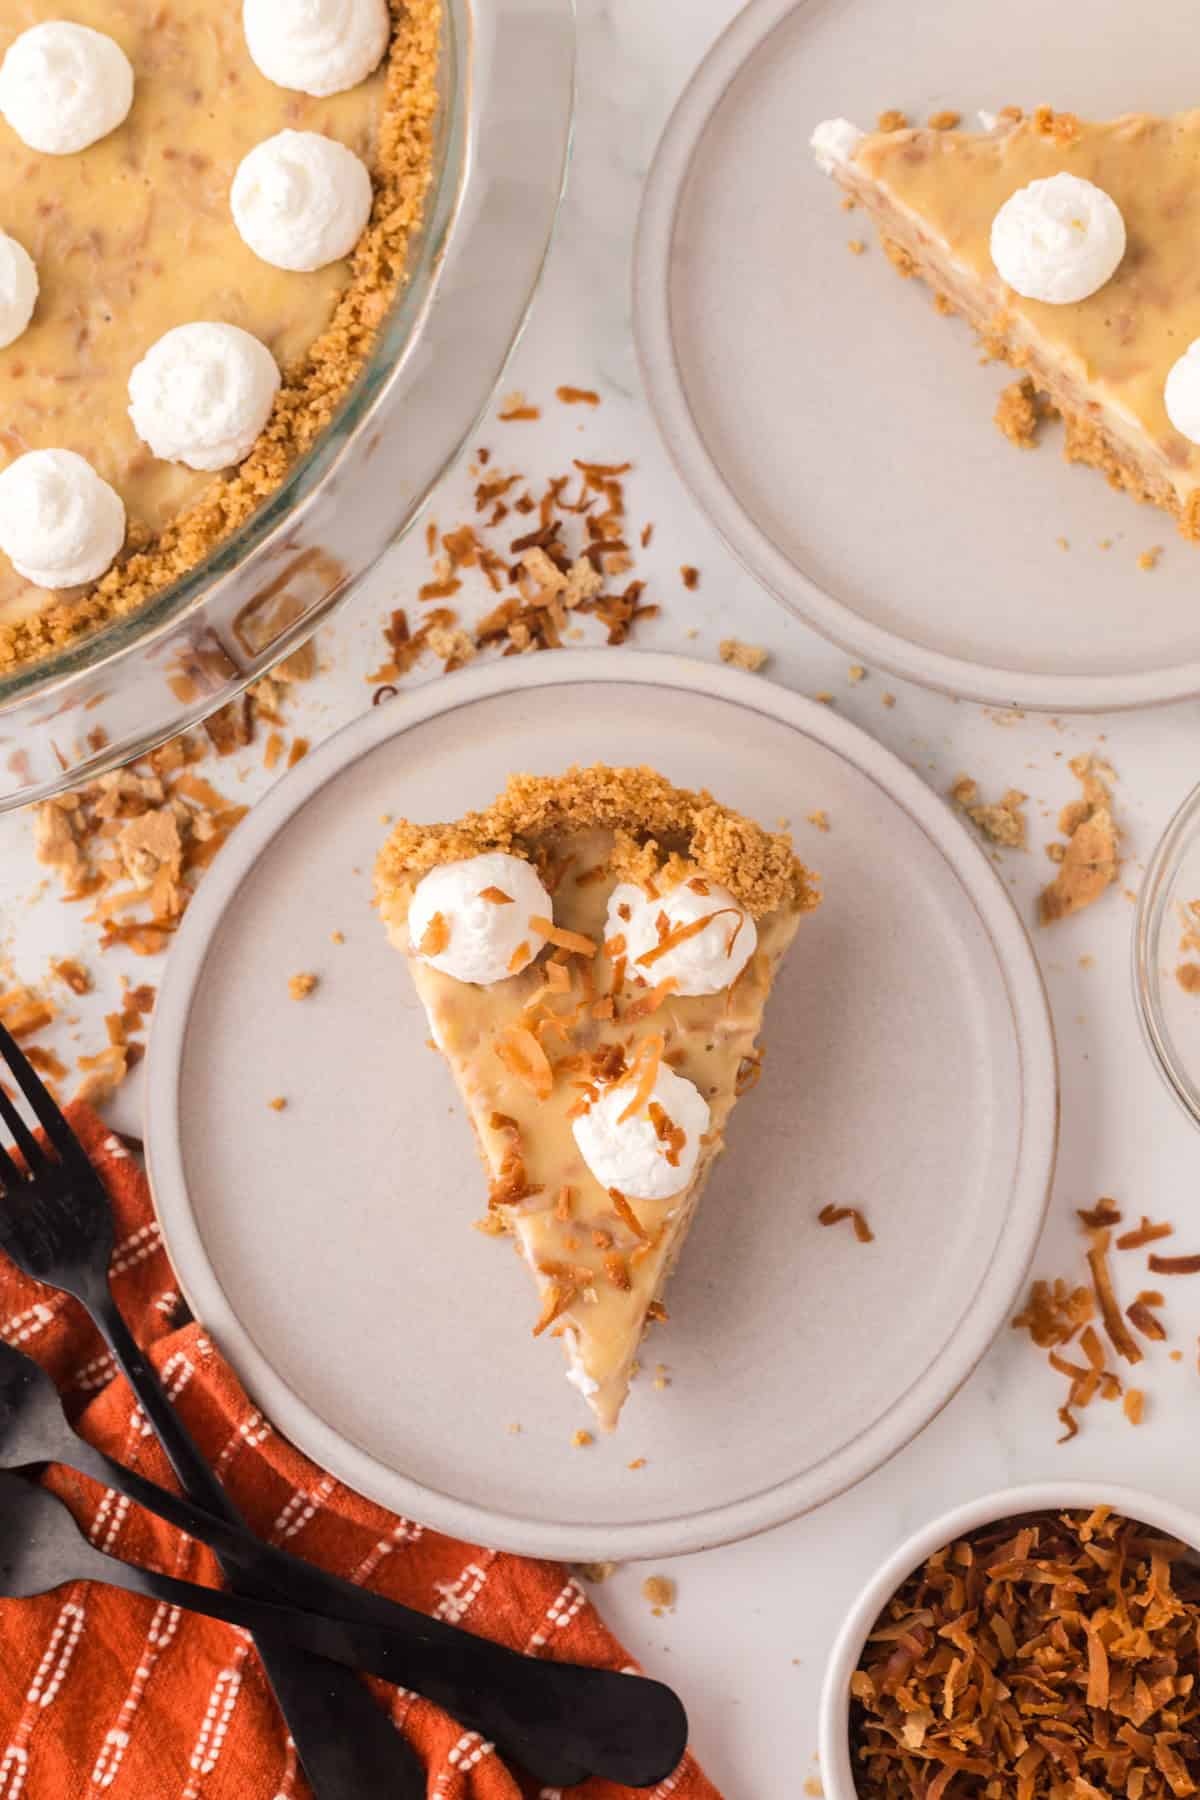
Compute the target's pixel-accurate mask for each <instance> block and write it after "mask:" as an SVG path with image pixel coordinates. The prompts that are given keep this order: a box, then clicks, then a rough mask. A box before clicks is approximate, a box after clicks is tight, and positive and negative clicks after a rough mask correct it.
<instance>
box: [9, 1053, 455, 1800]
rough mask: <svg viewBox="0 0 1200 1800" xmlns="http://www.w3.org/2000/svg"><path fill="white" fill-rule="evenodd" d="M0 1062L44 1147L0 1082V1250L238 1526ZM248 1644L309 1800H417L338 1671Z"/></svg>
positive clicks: (55, 1116) (84, 1181)
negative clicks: (90, 1344) (110, 1367)
mask: <svg viewBox="0 0 1200 1800" xmlns="http://www.w3.org/2000/svg"><path fill="white" fill-rule="evenodd" d="M4 1064H7V1066H8V1070H9V1072H10V1073H11V1075H12V1079H13V1080H14V1082H15V1083H16V1085H17V1086H18V1088H20V1090H21V1092H22V1093H23V1094H24V1096H25V1099H26V1101H27V1102H28V1104H29V1108H30V1110H31V1112H32V1113H33V1114H34V1116H35V1117H36V1119H37V1121H38V1123H39V1124H40V1125H41V1127H42V1130H43V1131H44V1133H45V1136H46V1145H45V1146H43V1145H42V1143H40V1142H39V1140H38V1138H37V1137H36V1136H35V1134H34V1132H33V1131H31V1130H30V1128H29V1125H28V1124H27V1123H26V1121H25V1119H24V1117H23V1116H22V1114H21V1112H20V1110H19V1108H18V1107H17V1105H16V1104H15V1102H14V1101H13V1100H12V1099H11V1098H10V1097H9V1095H8V1094H7V1093H6V1092H5V1090H4V1086H3V1083H2V1082H0V1120H2V1121H3V1123H4V1125H5V1126H7V1128H8V1132H9V1134H10V1135H11V1138H12V1141H13V1144H14V1145H15V1147H16V1150H17V1151H18V1152H19V1154H20V1156H21V1159H22V1161H23V1162H24V1165H25V1167H24V1169H22V1168H21V1167H20V1165H19V1164H18V1163H17V1161H16V1160H15V1158H14V1157H13V1155H12V1154H11V1153H10V1151H9V1150H8V1149H6V1148H5V1147H4V1144H3V1141H2V1140H0V1249H3V1250H4V1251H5V1252H6V1254H7V1255H8V1256H9V1257H10V1258H11V1260H12V1261H13V1262H14V1263H16V1265H17V1267H18V1268H19V1269H23V1270H24V1272H25V1273H26V1274H27V1275H30V1276H32V1277H33V1278H34V1279H35V1280H36V1281H40V1282H42V1283H44V1284H45V1285H46V1286H47V1287H53V1288H59V1289H61V1290H62V1291H63V1292H64V1293H67V1294H71V1295H73V1296H74V1298H75V1299H76V1300H78V1301H79V1303H80V1305H81V1306H82V1307H83V1308H84V1310H85V1311H86V1312H87V1313H88V1314H89V1315H90V1316H91V1318H92V1321H93V1323H94V1324H95V1326H96V1329H97V1330H98V1331H99V1332H100V1334H101V1336H102V1337H103V1338H104V1341H105V1342H106V1344H107V1345H108V1347H109V1349H110V1350H111V1351H112V1354H113V1356H114V1358H115V1359H116V1362H117V1364H118V1366H119V1368H120V1369H121V1370H122V1371H123V1373H124V1375H125V1377H126V1379H127V1380H128V1382H129V1385H130V1387H131V1388H132V1389H133V1391H134V1394H135V1395H136V1397H137V1400H138V1403H139V1404H140V1406H141V1408H142V1410H143V1412H144V1413H145V1415H146V1417H147V1419H148V1420H149V1421H150V1424H151V1425H152V1426H153V1428H154V1431H155V1433H156V1435H157V1437H158V1440H159V1442H160V1443H161V1445H162V1447H163V1449H164V1450H165V1452H166V1454H167V1457H168V1460H169V1461H170V1463H171V1466H172V1468H173V1469H174V1470H175V1473H176V1475H177V1476H178V1478H179V1481H180V1483H181V1485H182V1486H183V1488H184V1489H185V1490H186V1492H187V1493H189V1494H190V1495H191V1497H192V1499H193V1500H196V1501H199V1503H200V1504H201V1505H202V1506H204V1507H205V1508H206V1509H207V1510H208V1511H209V1512H212V1513H216V1514H217V1515H218V1516H219V1517H221V1518H223V1519H226V1520H228V1521H229V1522H230V1523H232V1524H234V1525H243V1524H244V1521H243V1519H242V1517H241V1515H240V1514H239V1513H238V1511H237V1509H236V1507H235V1506H234V1505H233V1503H232V1501H231V1500H230V1499H229V1497H228V1495H227V1494H226V1492H225V1490H224V1488H223V1487H222V1486H221V1483H220V1482H219V1481H218V1479H217V1477H216V1475H215V1474H214V1473H213V1471H212V1469H211V1468H210V1467H209V1465H208V1463H207V1462H206V1461H205V1459H204V1457H203V1456H202V1455H201V1453H200V1450H199V1448H198V1446H197V1445H196V1443H195V1440H194V1439H193V1438H192V1436H191V1433H190V1432H189V1431H188V1430H187V1427H186V1426H185V1425H184V1424H183V1421H182V1420H181V1419H180V1418H179V1415H178V1414H177V1413H176V1412H175V1411H174V1409H173V1408H172V1406H171V1403H170V1401H169V1400H168V1399H167V1396H166V1394H165V1393H164V1391H163V1389H162V1387H161V1386H160V1384H159V1380H158V1377H157V1375H156V1374H155V1373H154V1370H153V1368H152V1367H151V1366H150V1364H149V1363H148V1362H147V1360H146V1358H145V1357H144V1356H143V1355H142V1353H141V1351H140V1350H139V1349H138V1346H137V1344H136V1343H135V1342H134V1339H133V1334H132V1333H131V1332H130V1330H129V1327H128V1326H127V1325H126V1323H125V1320H124V1319H123V1317H122V1316H121V1313H120V1310H119V1309H118V1307H117V1304H116V1301H115V1300H114V1299H113V1296H112V1290H111V1288H110V1286H109V1280H108V1266H109V1262H110V1259H111V1256H112V1250H113V1223H112V1212H111V1210H110V1207H109V1203H108V1196H107V1194H106V1193H105V1191H104V1188H103V1186H102V1184H101V1182H100V1178H99V1176H98V1175H97V1174H96V1172H95V1170H94V1169H93V1168H92V1165H91V1164H90V1162H89V1161H88V1159H87V1155H86V1153H85V1151H84V1149H83V1146H82V1144H81V1143H80V1142H79V1139H78V1138H77V1137H76V1136H75V1133H74V1132H73V1131H72V1129H71V1127H70V1125H69V1124H68V1123H67V1121H66V1119H65V1118H64V1117H63V1115H62V1113H61V1112H60V1111H59V1108H58V1106H57V1105H56V1104H55V1101H54V1099H53V1098H52V1096H51V1095H50V1093H49V1091H48V1090H47V1088H46V1087H45V1085H44V1084H43V1083H42V1081H41V1080H40V1079H39V1077H38V1075H37V1074H36V1073H35V1071H34V1069H33V1068H32V1067H31V1065H30V1063H29V1061H28V1059H27V1058H26V1057H25V1055H24V1054H23V1052H22V1051H21V1049H20V1047H19V1046H18V1044H17V1043H16V1041H15V1039H14V1038H13V1037H12V1036H11V1034H10V1033H9V1032H8V1031H7V1030H6V1029H5V1028H4V1026H2V1025H0V1073H3V1065H4ZM222 1566H223V1567H224V1568H225V1572H226V1575H227V1577H232V1579H231V1582H230V1585H231V1586H232V1587H234V1589H235V1590H239V1591H241V1592H244V1593H247V1594H251V1595H258V1596H260V1597H267V1596H266V1595H265V1593H264V1590H263V1589H262V1587H261V1586H260V1584H259V1583H257V1582H254V1581H250V1580H247V1578H246V1577H245V1576H244V1575H243V1576H239V1575H238V1572H237V1571H236V1570H235V1569H230V1568H229V1567H228V1565H224V1564H223V1565H222ZM255 1647H256V1649H257V1650H258V1654H259V1657H260V1659H261V1661H262V1665H263V1668H264V1669H265V1670H266V1673H267V1676H268V1679H269V1680H270V1683H271V1686H272V1688H273V1689H274V1692H275V1698H276V1699H277V1701H278V1702H279V1706H280V1710H281V1711H282V1713H283V1716H284V1718H285V1720H286V1721H287V1726H288V1729H289V1731H290V1732H291V1734H292V1740H293V1742H294V1743H295V1746H296V1750H297V1752H298V1754H299V1757H300V1760H301V1762H302V1763H303V1765H304V1772H305V1774H306V1775H307V1776H308V1780H309V1784H310V1786H311V1787H312V1789H313V1792H314V1793H315V1794H316V1795H317V1797H318V1800H376V1796H380V1797H382V1796H389V1797H390V1800H420V1797H421V1796H423V1795H424V1793H425V1787H426V1784H425V1776H424V1771H423V1770H422V1768H421V1765H420V1762H419V1761H418V1759H417V1757H416V1755H415V1754H414V1752H413V1750H412V1749H411V1747H410V1746H409V1744H408V1743H407V1741H406V1740H405V1739H404V1738H403V1737H402V1736H401V1735H400V1733H399V1732H397V1731H396V1730H395V1729H394V1727H393V1726H392V1724H391V1721H390V1720H389V1719H388V1717H387V1714H386V1713H385V1712H384V1711H383V1710H382V1708H381V1707H379V1706H378V1705H377V1704H376V1702H375V1701H374V1700H373V1699H372V1698H371V1695H370V1694H369V1693H368V1691H367V1689H366V1688H365V1687H364V1686H363V1684H362V1682H361V1681H360V1680H359V1679H358V1677H357V1676H356V1675H355V1674H354V1673H353V1672H352V1671H351V1670H350V1669H346V1668H341V1667H338V1666H337V1665H335V1664H333V1663H329V1662H326V1661H324V1660H323V1659H322V1658H320V1657H316V1656H312V1655H309V1654H308V1653H307V1652H305V1651H297V1650H294V1649H292V1648H290V1647H287V1646H282V1645H280V1644H278V1643H275V1642H271V1641H261V1642H260V1641H259V1640H258V1639H255Z"/></svg>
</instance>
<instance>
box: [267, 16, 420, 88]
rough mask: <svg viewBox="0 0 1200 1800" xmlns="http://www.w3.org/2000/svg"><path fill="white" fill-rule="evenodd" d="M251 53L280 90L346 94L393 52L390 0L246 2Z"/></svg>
mask: <svg viewBox="0 0 1200 1800" xmlns="http://www.w3.org/2000/svg"><path fill="white" fill-rule="evenodd" d="M242 26H243V29H244V31H245V33H246V48H247V49H248V50H249V52H250V55H251V56H252V57H253V59H254V61H255V63H256V64H257V65H258V68H259V70H260V71H261V72H262V74H264V75H265V76H266V78H267V80H268V81H273V82H274V83H275V85H276V87H285V88H296V89H298V90H299V92H300V93H302V94H315V95H317V96H323V95H326V94H340V93H341V92H342V91H343V89H345V88H352V87H357V86H358V84H359V82H360V81H365V80H366V78H367V76H368V75H369V74H370V73H371V71H372V70H373V69H374V68H376V66H377V65H378V63H379V61H380V59H381V58H382V56H383V53H384V51H385V50H386V49H387V43H388V37H389V35H390V33H391V18H390V15H389V13H388V8H387V0H245V4H244V5H243V8H242Z"/></svg>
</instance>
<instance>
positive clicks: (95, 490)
mask: <svg viewBox="0 0 1200 1800" xmlns="http://www.w3.org/2000/svg"><path fill="white" fill-rule="evenodd" d="M124 541H125V506H124V502H123V501H122V499H121V496H120V495H119V494H118V493H117V492H116V490H115V489H114V488H111V487H109V485H108V483H107V481H104V480H102V478H101V477H100V476H99V475H97V473H96V471H95V469H93V467H92V465H91V463H89V462H88V461H86V459H85V458H84V457H82V456H77V455H76V454H75V452H74V451H73V450H29V451H27V452H26V454H25V455H24V456H18V457H17V459H16V461H15V462H11V463H9V465H8V467H7V469H5V470H4V472H3V474H0V550H3V551H4V554H5V555H6V556H7V557H8V558H9V559H10V561H11V562H12V564H13V567H14V568H15V569H16V570H17V571H18V573H19V574H21V575H23V576H24V577H25V579H26V581H31V582H32V583H33V584H34V586H35V587H40V588H51V589H53V588H69V587H78V586H79V585H80V584H81V583H82V582H85V581H95V580H96V579H97V578H98V577H99V576H101V575H103V573H104V571H105V570H106V569H107V568H108V567H109V565H110V564H111V562H112V560H113V558H114V557H115V556H116V554H117V552H118V551H119V550H120V548H121V545H122V544H123V543H124Z"/></svg>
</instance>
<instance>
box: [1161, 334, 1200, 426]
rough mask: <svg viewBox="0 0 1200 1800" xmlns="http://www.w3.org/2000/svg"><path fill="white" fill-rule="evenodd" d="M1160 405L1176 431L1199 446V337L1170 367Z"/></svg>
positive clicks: (1193, 340) (1194, 339)
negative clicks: (1163, 407) (1162, 404)
mask: <svg viewBox="0 0 1200 1800" xmlns="http://www.w3.org/2000/svg"><path fill="white" fill-rule="evenodd" d="M1163 403H1164V404H1165V406H1166V409H1167V417H1168V419H1170V421H1171V423H1172V425H1173V426H1174V427H1175V429H1176V431H1178V432H1180V433H1182V435H1183V436H1184V437H1185V438H1187V439H1188V440H1189V442H1191V443H1193V444H1200V338H1193V339H1192V341H1191V343H1190V344H1189V345H1188V347H1187V349H1186V350H1185V351H1184V353H1183V355H1182V356H1181V357H1179V358H1178V359H1177V361H1175V362H1173V363H1172V364H1171V369H1170V373H1169V374H1168V376H1167V379H1166V383H1165V385H1164V387H1163Z"/></svg>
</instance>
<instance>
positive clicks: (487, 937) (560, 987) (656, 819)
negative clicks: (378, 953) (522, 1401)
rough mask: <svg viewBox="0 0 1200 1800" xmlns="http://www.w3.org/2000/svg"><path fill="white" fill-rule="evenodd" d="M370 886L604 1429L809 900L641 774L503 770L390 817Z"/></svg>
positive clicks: (502, 1223) (508, 1220) (744, 840)
mask: <svg viewBox="0 0 1200 1800" xmlns="http://www.w3.org/2000/svg"><path fill="white" fill-rule="evenodd" d="M376 890H377V896H378V901H379V907H380V912H381V916H382V918H383V921H384V924H385V926H386V927H387V930H388V933H389V935H390V937H391V941H392V942H393V943H394V944H395V946H396V948H397V949H399V950H401V951H402V952H403V953H404V955H405V956H406V957H407V958H408V962H409V966H410V969H411V972H412V978H413V981H414V983H415V985H416V988H417V992H418V994H419V996H420V998H421V1000H422V1002H423V1004H424V1007H425V1011H426V1013H427V1015H428V1018H429V1024H430V1030H431V1032H432V1035H433V1041H434V1043H435V1044H436V1046H437V1048H438V1049H439V1050H440V1051H441V1052H442V1054H443V1056H445V1058H446V1060H447V1062H448V1063H449V1064H450V1068H451V1071H452V1073H453V1075H454V1078H455V1081H456V1083H457V1085H458V1088H459V1090H460V1092H461V1094H462V1097H463V1100H464V1103H465V1104H466V1107H467V1109H468V1113H469V1116H470V1119H471V1123H472V1126H473V1128H474V1131H475V1135H476V1139H477V1141H478V1145H479V1150H480V1154H481V1156H482V1158H483V1162H484V1165H485V1168H486V1171H487V1174H488V1178H489V1190H488V1213H487V1215H486V1221H485V1223H486V1224H487V1225H488V1227H489V1228H490V1229H492V1230H494V1231H495V1233H496V1235H501V1234H503V1233H507V1234H510V1235H511V1237H512V1239H513V1241H514V1243H515V1247H516V1249H517V1250H518V1252H519V1254H520V1256H521V1258H522V1260H523V1261H524V1263H525V1264H526V1266H527V1268H528V1271H529V1273H530V1275H531V1276H532V1278H533V1281H534V1283H535V1285H536V1288H537V1292H538V1299H539V1307H540V1310H539V1311H538V1313H537V1315H536V1319H535V1321H534V1322H533V1324H532V1329H533V1330H534V1332H535V1334H537V1335H539V1336H540V1335H542V1334H545V1335H547V1336H552V1337H556V1338H558V1339H559V1341H560V1343H561V1345H562V1348H563V1351H564V1352H565V1354H566V1358H567V1365H568V1367H567V1374H568V1379H569V1380H570V1381H571V1382H573V1383H574V1385H575V1386H576V1387H577V1388H578V1389H579V1391H580V1393H581V1394H582V1395H583V1397H584V1398H585V1399H586V1401H587V1402H588V1404H589V1405H590V1407H591V1408H592V1410H593V1412H594V1413H595V1415H596V1417H597V1419H598V1421H599V1423H600V1425H601V1426H602V1427H603V1428H604V1429H606V1430H611V1429H612V1428H613V1427H614V1426H615V1425H616V1422H617V1419H618V1416H619V1414H620V1411H621V1407H622V1405H623V1404H624V1401H625V1397H626V1394H627V1392H628V1389H629V1382H630V1378H631V1374H632V1372H633V1365H634V1362H635V1359H636V1357H637V1352H638V1346H639V1344H640V1343H641V1339H642V1336H643V1333H644V1331H645V1329H646V1326H647V1324H648V1323H649V1322H650V1321H652V1320H654V1319H656V1318H665V1316H666V1313H665V1308H664V1304H663V1291H664V1288H665V1285H666V1282H667V1279H668V1277H669V1275H670V1273H671V1271H672V1269H673V1267H674V1265H675V1263H676V1260H677V1259H678V1257H679V1254H680V1251H681V1249H682V1248H683V1243H684V1239H685V1237H686V1236H687V1232H688V1228H689V1226H690V1224H691V1222H692V1218H693V1216H694V1214H695V1210H696V1206H697V1204H698V1202H699V1199H700V1196H701V1193H702V1192H703V1189H704V1186H705V1184H706V1182H707V1180H708V1177H709V1174H710V1173H711V1170H712V1167H713V1164H714V1162H715V1161H716V1158H717V1156H718V1155H719V1153H720V1151H721V1148H722V1145H723V1142H724V1135H725V1131H726V1129H727V1128H728V1125H729V1120H730V1115H731V1114H732V1112H733V1109H734V1106H735V1105H736V1103H737V1101H738V1100H739V1098H740V1097H741V1096H742V1095H743V1094H745V1093H746V1092H747V1091H748V1090H749V1089H750V1088H752V1087H753V1086H754V1085H755V1083H756V1082H757V1080H758V1077H759V1075H760V1073H761V1067H762V1055H763V1051H762V1046H761V1045H760V1044H759V1041H758V1039H759V1031H760V1029H761V1027H762V1023H763V1011H764V1008H765V1006H766V1002H767V997H768V995H769V993H770V991H771V986H772V983H773V981H774V979H775V974H776V971H777V969H778V967H779V964H780V962H781V960H782V958H783V956H784V955H785V953H786V952H787V949H788V946H789V945H790V943H791V941H792V938H793V936H794V935H795V933H796V930H797V927H798V926H799V924H800V922H801V920H802V918H803V916H804V914H805V913H806V912H809V911H811V910H812V908H813V907H815V906H816V905H817V903H818V894H817V891H816V887H815V884H814V880H813V877H812V876H811V875H810V873H809V872H808V871H807V870H806V869H805V868H804V866H803V865H802V864H801V863H800V861H799V860H798V859H797V858H796V856H795V855H794V854H793V852H792V848H791V843H790V840H789V839H788V838H787V837H786V836H785V835H781V834H775V833H771V832H767V831H765V830H763V828H762V827H761V826H759V825H757V824H755V823H754V822H753V821H752V820H750V819H747V818H744V817H743V816H742V815H741V814H740V813H736V812H732V811H731V810H730V809H729V808H727V807H723V806H721V805H720V804H719V803H718V802H717V801H715V800H714V799H713V798H712V797H711V795H709V794H705V793H698V794H697V793H689V792H687V791H686V790H683V789H680V788H675V787H672V785H671V784H670V782H668V781H667V780H665V779H664V777H663V776H661V775H658V774H656V773H655V772H654V771H653V770H651V769H647V768H635V769H610V768H605V767H602V766H597V767H593V768H587V769H570V770H568V771H567V773H566V774H564V775H561V776H534V775H517V776H514V777H512V779H511V780H510V781H509V783H508V786H507V787H506V788H505V790H504V792H503V793H502V794H501V795H500V797H499V798H498V799H497V800H496V801H495V802H494V803H493V805H492V806H490V807H489V808H488V809H487V810H486V811H485V812H480V813H468V814H467V815H466V816H465V817H464V818H462V819H459V820H457V821H455V822H454V823H453V824H445V825H420V824H414V823H411V822H409V821H402V822H401V823H400V824H398V825H397V826H396V827H395V828H394V830H393V831H392V833H391V835H390V837H389V838H388V840H387V843H386V844H385V845H384V848H383V850H382V852H381V854H380V857H379V861H378V866H377V870H376Z"/></svg>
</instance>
